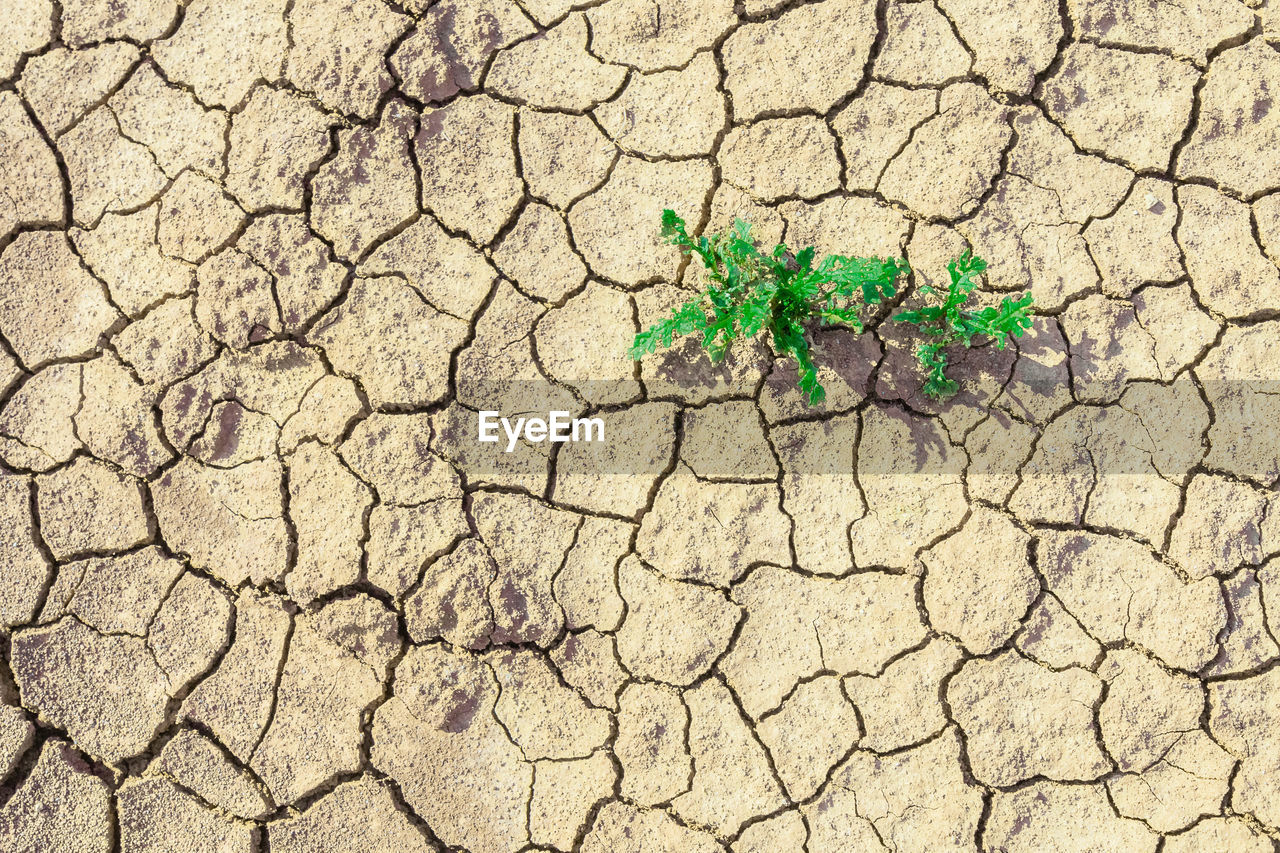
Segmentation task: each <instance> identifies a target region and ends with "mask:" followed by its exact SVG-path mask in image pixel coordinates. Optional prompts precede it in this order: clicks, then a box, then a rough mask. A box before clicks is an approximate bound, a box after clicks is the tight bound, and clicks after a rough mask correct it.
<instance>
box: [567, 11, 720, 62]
mask: <svg viewBox="0 0 1280 853" xmlns="http://www.w3.org/2000/svg"><path fill="white" fill-rule="evenodd" d="M587 18H588V20H589V21H590V23H591V51H592V53H594V54H595V55H596V56H598V57H600V58H601V59H602V60H604V61H605V62H612V63H614V64H617V65H630V66H633V67H636V68H639V69H640V70H641V71H664V70H668V69H671V68H678V67H682V66H684V65H685V64H686V63H688V62H689V60H690V59H692V58H693V56H694V54H695V53H696V52H697V51H698V50H699V49H702V48H705V47H709V46H710V45H712V44H714V43H715V42H717V41H719V39H720V37H721V36H723V35H724V34H725V33H726V32H728V31H729V29H730V28H731V27H733V26H734V24H736V23H737V20H738V19H737V16H736V15H734V12H733V3H731V2H729V0H656V2H650V0H609V2H607V3H602V4H601V5H599V6H596V7H594V8H592V9H591V10H589V12H588V13H587Z"/></svg>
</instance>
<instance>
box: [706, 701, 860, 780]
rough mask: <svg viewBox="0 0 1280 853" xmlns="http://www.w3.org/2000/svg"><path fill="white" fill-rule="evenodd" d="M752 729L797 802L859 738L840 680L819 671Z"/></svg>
mask: <svg viewBox="0 0 1280 853" xmlns="http://www.w3.org/2000/svg"><path fill="white" fill-rule="evenodd" d="M756 732H757V734H758V735H759V736H760V742H761V743H763V744H764V745H765V747H766V748H767V749H768V750H769V754H770V755H772V756H773V763H774V766H775V767H776V768H777V771H778V776H779V778H781V780H782V784H783V786H784V787H785V788H786V792H787V796H788V797H790V798H791V799H792V800H795V801H797V802H801V801H804V800H807V799H809V798H810V797H812V796H813V795H814V793H815V792H817V790H818V788H819V787H821V785H822V784H823V783H824V782H825V781H826V779H827V773H828V771H830V770H831V768H832V767H834V766H836V764H838V763H839V762H840V761H841V760H842V759H843V758H844V756H845V755H846V754H847V753H848V751H849V749H850V748H851V747H852V746H853V744H854V743H855V742H857V741H858V736H859V734H860V727H859V725H858V712H857V711H855V710H854V706H853V705H851V704H850V703H849V700H848V699H847V698H846V697H845V694H844V692H843V691H841V689H840V679H838V678H836V677H835V676H831V675H824V676H822V677H821V678H818V679H816V680H814V681H808V682H805V683H804V684H801V685H800V686H799V687H797V688H796V690H795V692H794V693H792V694H791V696H789V697H788V698H787V700H786V702H784V703H783V704H782V706H781V707H780V708H778V711H777V713H775V714H772V715H770V716H768V717H765V718H764V719H762V720H761V721H760V722H759V723H758V724H757V725H756ZM699 769H701V768H699Z"/></svg>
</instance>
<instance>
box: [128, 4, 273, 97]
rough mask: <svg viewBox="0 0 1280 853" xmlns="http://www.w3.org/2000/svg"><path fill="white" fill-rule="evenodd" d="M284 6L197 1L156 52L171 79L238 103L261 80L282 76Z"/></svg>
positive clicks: (197, 92) (158, 60) (199, 94)
mask: <svg viewBox="0 0 1280 853" xmlns="http://www.w3.org/2000/svg"><path fill="white" fill-rule="evenodd" d="M152 2H157V0H152ZM286 5H287V4H286V3H285V2H284V0H266V1H265V2H262V0H229V1H228V2H216V0H193V2H192V3H190V4H189V5H187V7H186V8H185V14H184V15H183V17H182V24H181V25H180V26H179V27H178V30H177V32H175V33H174V34H173V35H171V36H169V37H168V38H166V39H164V40H162V41H159V42H157V43H156V44H155V45H154V46H153V47H152V54H153V55H154V56H155V58H156V61H157V62H158V63H160V67H161V68H163V69H164V70H165V75H166V76H167V77H168V78H169V79H171V80H175V81H178V82H180V83H185V84H187V85H188V86H190V87H191V88H192V89H194V90H195V93H196V95H197V96H198V97H199V98H200V100H201V101H203V102H204V103H206V104H216V105H217V106H221V107H228V108H230V107H235V106H237V105H239V104H240V103H242V102H243V101H244V99H245V96H246V95H248V94H249V90H250V89H252V88H253V86H254V84H255V83H257V82H258V81H259V80H276V79H277V78H278V77H279V76H280V72H281V70H282V68H281V66H282V65H283V59H284V54H285V50H286V48H287V47H288V44H289V41H290V39H289V32H288V28H287V26H286V23H285V20H284V11H285V8H286ZM294 38H297V32H296V31H295V33H294Z"/></svg>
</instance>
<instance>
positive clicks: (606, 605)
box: [553, 516, 635, 631]
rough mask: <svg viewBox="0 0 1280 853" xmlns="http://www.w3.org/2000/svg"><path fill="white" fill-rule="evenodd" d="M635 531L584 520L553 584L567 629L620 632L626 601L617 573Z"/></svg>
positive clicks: (607, 520) (624, 525) (611, 523)
mask: <svg viewBox="0 0 1280 853" xmlns="http://www.w3.org/2000/svg"><path fill="white" fill-rule="evenodd" d="M634 531H635V527H634V526H633V525H631V524H627V523H626V522H622V521H616V520H614V519H611V518H600V517H597V516H587V517H585V518H584V519H583V520H582V527H581V529H580V530H579V531H578V539H577V541H576V542H575V543H574V545H573V547H572V548H571V549H570V550H569V555H568V556H567V557H565V561H564V566H563V567H561V569H560V572H559V573H558V574H557V575H556V577H555V581H554V583H553V591H554V593H555V598H556V601H557V602H559V604H560V606H561V607H562V608H564V618H565V626H566V627H567V628H569V629H570V630H576V629H579V628H586V627H591V628H595V629H596V630H598V631H615V630H617V628H618V626H619V625H620V624H621V621H622V611H623V601H622V597H621V596H620V595H619V594H618V585H617V582H616V581H615V580H614V577H615V571H616V569H617V568H618V564H619V563H620V562H621V561H622V558H623V557H624V556H626V554H627V552H628V551H629V550H630V548H631V538H632V536H633V534H634Z"/></svg>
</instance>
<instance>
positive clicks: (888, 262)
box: [629, 210, 1031, 406]
mask: <svg viewBox="0 0 1280 853" xmlns="http://www.w3.org/2000/svg"><path fill="white" fill-rule="evenodd" d="M662 237H663V239H665V240H666V241H667V242H668V243H671V244H672V245H674V246H677V247H678V248H679V249H680V250H681V251H682V252H684V253H685V254H686V255H690V256H695V255H696V256H697V257H698V259H699V260H700V261H701V262H702V265H703V267H704V268H705V270H706V280H707V288H706V290H704V291H703V292H702V294H700V295H699V296H698V298H696V299H693V300H691V301H689V302H686V303H685V304H683V305H681V306H680V307H679V308H677V309H676V310H675V311H674V312H672V314H671V316H669V317H667V318H665V319H663V320H662V321H661V322H659V323H655V324H654V325H652V326H650V327H649V328H648V329H646V330H645V331H643V332H641V333H640V334H638V335H636V338H635V341H634V342H633V343H632V345H631V349H630V351H629V353H630V356H631V358H633V359H640V358H643V357H644V356H645V355H648V354H650V353H653V352H655V351H656V350H657V349H658V348H659V347H664V348H665V347H669V346H671V345H672V344H673V343H674V342H675V340H676V338H680V337H684V336H685V335H692V334H701V336H702V347H703V349H705V350H706V351H707V355H708V356H709V357H710V358H711V361H712V362H713V363H718V362H720V361H722V360H723V359H724V357H725V356H726V355H727V354H728V352H729V350H730V349H731V348H732V346H733V343H734V342H735V341H737V340H740V339H751V338H754V337H755V336H756V335H758V334H761V333H762V332H765V331H768V333H769V335H770V337H771V339H772V341H773V346H774V349H776V350H777V351H778V352H780V353H782V354H783V355H786V356H790V357H791V358H794V359H795V361H796V367H797V371H798V378H797V384H798V385H799V387H800V391H801V392H802V393H803V394H804V397H805V399H806V400H807V401H808V403H809V405H811V406H816V405H818V404H819V403H821V402H822V401H823V400H824V399H825V398H826V391H825V390H824V389H823V387H822V384H821V383H820V382H819V381H818V367H817V365H816V364H815V363H814V361H813V356H812V353H811V345H810V342H809V336H808V326H809V325H812V324H813V323H817V324H818V325H820V326H843V327H845V328H848V329H852V330H853V331H854V332H861V331H862V329H863V323H862V317H861V312H862V310H863V309H864V308H866V307H867V306H868V305H879V304H880V303H882V302H884V301H885V300H887V299H892V298H893V297H894V296H896V295H897V293H898V287H897V281H898V279H900V278H902V277H903V276H905V275H909V274H910V273H911V269H910V267H908V266H907V262H906V261H905V260H903V259H902V258H858V257H845V256H844V255H827V256H826V257H824V258H822V259H821V260H817V251H816V250H815V249H814V248H813V247H812V246H809V247H806V248H804V249H801V250H800V251H799V252H797V253H795V254H794V255H793V254H792V253H791V251H790V250H789V249H788V248H787V247H786V246H785V245H783V244H778V245H777V246H774V248H773V250H772V251H771V252H769V254H767V255H766V254H764V253H762V252H761V251H760V250H759V249H757V248H756V246H755V244H754V243H753V242H752V241H751V226H750V225H748V224H747V223H745V222H743V221H742V220H740V219H736V220H734V223H733V227H732V228H731V229H730V230H729V231H728V232H727V233H725V234H713V235H711V236H710V237H698V238H697V239H694V238H692V237H690V236H689V232H688V229H687V228H686V227H685V223H684V220H683V219H681V218H680V217H679V216H677V215H676V213H675V211H673V210H664V211H662ZM815 261H816V264H815ZM986 268H987V262H986V261H984V260H983V259H982V258H979V257H976V256H975V255H974V254H973V253H972V252H965V253H964V254H962V255H960V256H959V257H957V258H953V259H952V260H951V262H950V263H948V264H947V272H948V273H949V274H950V276H951V285H950V287H949V288H948V289H947V293H946V294H945V296H943V298H942V303H941V304H940V305H929V306H925V307H923V308H917V309H915V310H913V311H902V312H899V313H898V314H896V315H894V319H895V320H898V321H900V322H904V323H912V324H914V325H916V326H918V327H919V328H920V331H921V333H923V334H924V335H925V336H926V338H927V339H928V340H926V341H925V342H924V343H922V344H921V345H920V346H919V347H917V348H916V358H917V359H918V360H919V362H920V365H921V366H922V367H923V368H924V369H925V383H924V393H925V394H928V395H929V396H931V397H936V398H939V399H941V398H945V397H950V396H951V395H953V394H955V393H956V391H957V390H958V389H959V385H958V384H957V383H956V382H955V381H954V380H953V379H950V378H949V377H948V376H947V374H946V369H947V353H946V348H947V347H948V346H950V345H951V344H954V343H958V342H963V343H964V345H965V346H966V347H967V346H972V344H973V339H974V338H977V337H988V338H992V339H994V342H995V346H996V348H997V349H1004V347H1005V345H1006V344H1007V342H1008V338H1009V336H1013V337H1021V336H1022V334H1023V333H1024V332H1025V331H1026V330H1027V329H1028V328H1029V327H1030V326H1031V317H1030V314H1029V311H1028V309H1029V308H1030V307H1031V294H1030V293H1027V294H1025V295H1024V296H1022V297H1021V298H1019V299H1011V298H1008V297H1006V298H1005V299H1004V301H1003V302H1001V303H1000V306H999V307H987V308H982V309H979V310H969V309H965V308H964V307H963V306H964V304H965V303H966V302H967V301H968V299H969V295H970V294H971V293H972V292H973V290H974V289H975V288H976V287H977V278H978V276H980V275H982V273H983V271H984V270H986ZM920 292H921V293H924V294H926V295H929V296H935V295H938V294H936V293H935V292H934V291H933V289H932V288H929V287H921V288H920Z"/></svg>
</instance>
